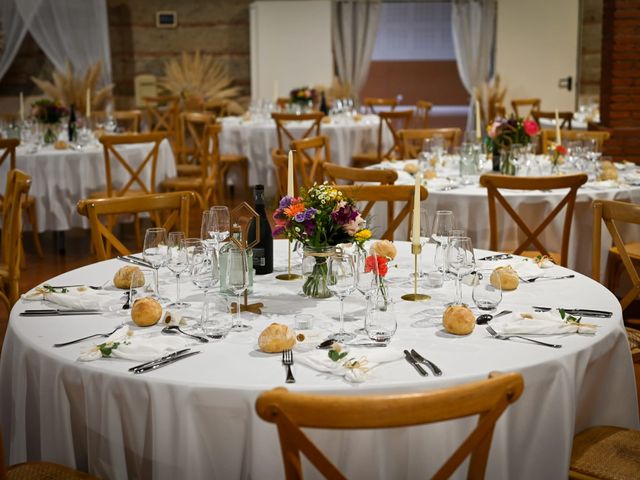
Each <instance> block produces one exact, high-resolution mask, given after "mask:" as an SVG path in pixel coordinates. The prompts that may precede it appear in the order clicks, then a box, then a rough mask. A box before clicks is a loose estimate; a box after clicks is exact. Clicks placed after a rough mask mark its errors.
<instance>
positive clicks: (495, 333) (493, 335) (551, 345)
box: [487, 325, 562, 348]
mask: <svg viewBox="0 0 640 480" xmlns="http://www.w3.org/2000/svg"><path fill="white" fill-rule="evenodd" d="M487 332H489V333H490V334H491V336H492V337H493V338H497V339H498V340H509V339H511V338H519V339H521V340H527V341H529V342H533V343H537V344H538V345H544V346H545V347H551V348H562V345H558V344H557V343H546V342H541V341H540V340H534V339H533V338H528V337H523V336H522V335H500V334H499V333H498V332H496V331H495V330H494V329H493V328H491V326H490V325H487Z"/></svg>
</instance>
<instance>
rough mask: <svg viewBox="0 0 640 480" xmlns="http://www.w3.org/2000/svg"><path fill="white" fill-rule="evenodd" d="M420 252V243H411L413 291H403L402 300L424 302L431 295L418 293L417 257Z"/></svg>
mask: <svg viewBox="0 0 640 480" xmlns="http://www.w3.org/2000/svg"><path fill="white" fill-rule="evenodd" d="M420 252H422V245H420V244H417V245H416V244H415V243H412V244H411V253H412V254H413V293H405V294H404V295H402V297H400V298H402V299H403V300H406V301H408V302H424V301H425V300H430V299H431V296H430V295H427V294H426V293H418V258H419V257H420Z"/></svg>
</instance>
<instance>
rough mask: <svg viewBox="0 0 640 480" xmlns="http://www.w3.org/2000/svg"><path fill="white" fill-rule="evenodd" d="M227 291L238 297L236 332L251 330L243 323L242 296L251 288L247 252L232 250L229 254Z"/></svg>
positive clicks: (234, 324) (232, 328) (234, 326)
mask: <svg viewBox="0 0 640 480" xmlns="http://www.w3.org/2000/svg"><path fill="white" fill-rule="evenodd" d="M225 276H226V285H227V289H228V290H230V291H231V292H232V293H234V294H235V295H237V303H236V318H235V320H234V322H233V325H232V326H231V330H232V331H234V332H244V331H247V330H251V326H250V325H247V324H244V323H242V316H241V311H242V308H241V306H242V302H241V297H242V294H243V293H244V292H245V291H246V290H247V287H248V286H249V262H248V260H247V252H246V251H245V250H242V249H240V248H231V249H229V252H228V253H227V271H226V272H225Z"/></svg>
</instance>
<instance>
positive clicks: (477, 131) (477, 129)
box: [476, 100, 482, 142]
mask: <svg viewBox="0 0 640 480" xmlns="http://www.w3.org/2000/svg"><path fill="white" fill-rule="evenodd" d="M480 126H481V124H480V102H479V101H478V100H476V140H477V141H478V142H480V140H482V131H481V129H480Z"/></svg>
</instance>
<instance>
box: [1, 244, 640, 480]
mask: <svg viewBox="0 0 640 480" xmlns="http://www.w3.org/2000/svg"><path fill="white" fill-rule="evenodd" d="M284 246H285V244H284V242H282V241H280V242H276V252H277V255H278V256H279V257H280V258H283V256H284ZM399 250H400V255H399V261H398V263H399V265H400V268H397V269H395V268H393V269H391V270H390V274H389V277H388V281H389V284H390V285H391V294H392V296H393V298H394V299H396V301H397V303H396V314H397V318H398V331H397V333H396V335H395V336H394V338H393V340H392V342H391V346H392V347H395V348H399V349H403V348H416V349H417V350H418V351H419V352H421V353H423V355H425V356H426V357H428V358H429V359H431V360H432V361H433V362H435V363H436V364H437V365H439V366H440V367H441V368H442V370H443V371H444V375H443V376H442V377H434V376H428V377H420V376H419V375H417V373H416V372H415V371H414V369H413V367H411V366H410V365H408V364H407V363H406V362H405V361H404V360H401V361H396V362H393V363H389V364H385V365H383V366H380V367H378V368H376V369H375V370H373V371H372V373H371V375H370V378H369V379H368V380H367V381H366V382H365V383H361V384H348V383H346V382H345V381H344V380H343V379H341V378H338V377H328V376H326V375H324V374H320V373H318V372H316V371H315V370H311V369H309V368H307V367H305V366H302V365H300V364H296V365H294V367H293V372H294V375H295V377H296V379H297V383H295V384H292V385H287V387H288V388H291V389H292V390H295V391H300V392H325V393H329V392H331V393H338V394H344V395H349V394H367V393H381V392H413V391H420V390H425V389H434V388H439V387H446V386H450V385H457V384H462V383H466V382H470V381H474V380H478V379H483V378H486V376H487V374H488V373H489V372H491V371H496V370H497V371H517V372H520V373H521V374H522V375H523V376H524V380H525V390H524V394H523V396H522V398H520V400H519V401H518V402H517V403H516V404H514V405H513V406H511V407H509V409H508V410H507V411H506V413H505V414H504V415H503V416H502V418H501V419H500V420H499V421H498V423H497V426H496V431H495V434H494V437H493V444H492V449H491V454H490V459H489V466H488V471H487V478H491V479H512V478H519V479H540V478H565V477H566V472H567V468H568V465H569V457H570V451H571V439H572V437H573V435H574V433H576V432H578V431H581V430H583V429H585V428H587V427H589V426H591V425H598V424H609V425H619V426H624V427H633V428H637V427H638V413H637V403H636V398H635V386H634V380H633V370H632V368H633V367H632V361H631V356H630V353H629V346H628V344H627V340H626V336H625V332H624V329H623V327H622V320H621V312H620V307H619V304H618V302H617V301H616V299H615V298H614V297H613V296H612V295H611V294H610V293H609V292H608V291H607V290H605V289H604V288H603V287H602V286H601V285H599V284H597V283H595V282H593V281H591V280H590V279H588V278H586V277H583V276H582V275H577V276H576V278H574V279H569V280H558V281H555V282H554V281H547V282H546V283H545V282H544V281H539V282H536V283H533V284H526V285H522V286H521V287H520V288H519V289H518V290H516V291H515V292H511V293H505V297H504V300H503V302H502V304H501V305H500V308H501V309H502V308H506V309H510V310H514V311H521V309H527V308H530V307H531V305H532V304H543V305H548V306H571V307H576V306H579V307H584V308H598V309H604V310H610V311H613V312H614V315H613V318H611V319H604V320H603V319H593V320H592V319H589V321H592V322H593V323H597V324H599V325H600V327H599V329H598V333H597V334H596V335H595V336H587V335H570V336H556V337H550V338H551V339H552V341H553V343H561V344H562V345H563V347H562V348H561V349H552V348H546V347H541V346H538V345H532V344H527V343H520V342H516V341H512V342H506V341H499V340H495V339H492V338H491V337H490V336H489V335H488V333H487V332H486V331H485V329H484V328H481V327H478V328H476V330H475V331H474V332H473V333H472V334H471V335H469V336H464V337H457V336H453V335H450V334H447V333H445V332H444V331H443V330H442V328H441V327H440V326H439V325H437V323H436V322H435V321H434V323H433V325H432V326H429V327H427V328H413V327H411V324H412V323H413V322H414V321H415V320H416V319H424V318H426V313H424V312H425V309H429V308H442V305H443V303H444V302H445V301H448V300H450V299H451V297H452V295H453V289H452V288H451V285H450V282H449V283H447V284H445V287H444V288H441V289H435V290H431V291H429V293H431V294H432V295H433V300H431V301H430V302H424V303H415V304H414V303H410V302H404V301H402V300H400V298H399V297H400V295H401V294H402V293H406V292H407V291H409V290H410V288H411V287H410V286H409V285H408V284H407V283H403V281H404V280H405V279H406V278H407V274H408V271H407V270H406V269H405V268H404V267H405V266H406V265H409V264H410V263H411V260H410V257H409V254H408V251H409V245H408V244H406V243H401V244H399ZM432 253H433V252H427V254H432ZM485 263H487V262H485ZM121 265H122V264H120V263H117V262H116V261H108V262H103V263H98V264H94V265H90V266H88V267H85V268H81V269H78V270H74V271H71V272H68V273H66V274H64V275H61V276H60V277H57V278H55V279H52V280H51V282H50V283H52V284H63V283H67V284H68V283H78V282H83V281H91V282H93V283H98V282H102V281H104V280H106V279H109V278H111V277H112V275H113V273H114V271H115V270H116V269H117V268H119V267H120V266H121ZM484 267H487V265H484ZM488 267H489V268H491V267H492V265H491V264H490V263H489V265H488ZM563 270H564V269H561V268H560V267H554V271H553V273H554V274H555V273H562V272H563ZM167 277H168V275H167ZM187 285H188V284H187V282H186V281H185V287H186V288H185V290H186V299H187V300H188V301H191V302H197V301H198V300H199V299H200V296H199V295H198V294H197V293H195V292H194V291H193V289H192V287H191V288H190V287H189V286H187ZM164 288H165V289H166V291H164V293H165V294H168V295H170V296H173V294H174V288H175V286H174V285H173V283H172V279H169V278H167V279H166V283H165V284H164ZM299 289H300V283H299V282H280V281H277V280H274V279H273V277H272V276H267V277H261V278H259V280H258V282H257V284H256V286H255V294H254V295H253V296H252V297H251V300H254V301H262V302H263V303H264V304H265V309H264V313H265V314H267V315H266V316H261V317H252V318H251V319H248V320H247V321H248V322H250V323H251V325H252V326H253V330H251V331H249V332H245V333H235V334H234V333H232V334H230V335H229V336H228V337H227V338H226V339H225V340H223V341H219V342H212V343H209V344H206V345H198V346H196V347H194V349H196V350H201V351H202V354H200V355H197V356H195V357H192V358H190V359H188V360H184V361H181V362H177V363H175V364H173V365H172V366H169V367H166V368H162V369H159V370H156V371H154V372H151V373H146V374H142V375H133V374H130V373H128V372H127V369H128V368H129V367H131V366H132V365H133V364H134V363H133V362H130V361H125V360H118V359H100V360H97V361H95V362H92V363H82V362H78V361H76V358H77V356H78V354H79V352H80V351H81V350H82V349H84V348H86V347H87V343H85V344H80V345H74V346H69V347H65V348H59V349H55V348H53V347H52V346H51V345H52V344H53V343H54V342H56V341H63V340H67V339H71V338H75V337H79V336H83V335H87V334H89V333H95V332H101V331H110V330H111V329H113V327H114V326H116V325H118V324H119V323H120V322H121V321H122V317H116V316H115V315H114V314H105V315H104V316H87V317H80V316H67V317H58V318H56V317H48V318H33V317H19V316H18V314H19V313H20V312H21V311H22V310H24V309H25V308H39V307H34V306H33V303H34V302H30V303H29V305H27V304H26V303H25V302H24V301H21V302H19V303H17V304H16V306H15V307H14V309H13V311H12V314H11V320H10V325H9V329H8V332H7V336H6V339H5V344H4V349H3V353H2V359H1V362H0V384H1V387H2V394H1V396H0V415H1V422H2V430H3V434H4V445H5V450H6V455H7V458H8V460H9V462H10V463H12V464H13V463H16V462H20V461H24V460H26V459H29V460H36V459H40V458H42V459H48V460H53V461H57V462H61V463H64V464H67V465H71V466H77V467H80V468H84V469H88V470H89V471H90V472H92V473H94V474H96V475H98V476H101V477H103V478H110V479H125V478H155V479H175V478H189V479H200V478H203V479H204V478H221V479H232V478H243V479H249V478H261V479H276V478H278V479H279V478H283V476H284V474H283V469H282V466H281V457H280V452H279V444H278V439H277V433H276V428H275V426H273V425H271V424H267V423H265V422H263V421H262V420H260V419H258V417H257V416H256V414H255V411H254V402H255V399H256V398H257V396H258V395H259V394H260V392H262V391H264V390H268V389H271V388H274V387H277V386H284V385H285V383H284V380H285V371H284V369H283V367H282V365H281V359H280V355H277V354H275V355H269V354H264V353H261V352H259V351H257V350H256V345H257V336H258V334H259V333H260V331H261V330H262V329H263V328H264V327H265V326H266V325H267V324H268V323H270V322H272V321H280V322H281V323H289V324H292V323H293V321H292V315H293V314H296V313H300V312H305V313H312V314H313V315H314V316H315V325H314V329H316V331H319V330H322V329H326V330H327V331H336V328H337V322H336V321H335V320H334V319H335V318H336V316H337V312H338V305H337V300H336V299H326V300H321V301H313V300H309V299H305V298H302V297H300V296H299V295H298V293H297V292H298V291H299ZM115 295H117V294H115ZM463 297H464V299H465V301H467V302H469V303H470V304H471V303H472V301H471V298H470V289H469V287H464V288H463ZM363 308H364V301H363V298H362V296H361V295H360V294H359V293H354V294H353V295H351V296H350V297H349V298H348V299H347V301H346V306H345V310H346V314H347V317H348V318H357V320H356V321H353V322H349V323H348V324H347V329H353V328H355V327H359V326H360V325H361V322H362V320H361V319H362V311H363ZM146 331H147V332H149V331H156V332H157V334H158V335H160V333H159V327H150V328H149V329H147V330H146ZM318 333H323V335H324V334H326V331H325V332H318ZM318 338H323V336H322V335H321V336H319V337H318ZM299 354H300V353H296V354H295V355H299ZM295 355H294V359H295ZM474 424H475V419H466V420H460V421H455V422H447V423H441V424H437V425H431V426H426V427H418V428H412V429H394V430H388V431H358V432H351V433H343V432H325V431H314V432H313V433H312V437H313V439H314V440H315V441H316V442H317V443H318V444H319V446H320V448H322V449H323V450H324V451H326V452H327V453H328V454H329V456H330V457H331V458H332V459H333V460H334V461H335V462H336V463H337V466H338V467H339V468H340V469H342V470H343V471H344V472H345V474H346V475H347V476H348V477H349V478H362V479H388V478H425V477H426V478H428V477H430V476H431V475H432V474H433V473H434V472H435V470H436V469H437V468H438V467H439V465H440V464H441V463H442V462H443V461H444V459H445V458H446V457H447V456H448V455H449V454H450V453H451V452H452V451H453V450H454V448H455V447H457V445H458V444H459V442H461V441H462V439H463V438H464V436H465V435H466V434H467V433H468V430H469V429H470V428H472V427H473V426H474ZM462 470H463V471H461V472H458V474H457V475H456V477H455V478H462V477H463V476H464V473H465V472H464V468H463V469H462ZM312 478H313V477H312Z"/></svg>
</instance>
